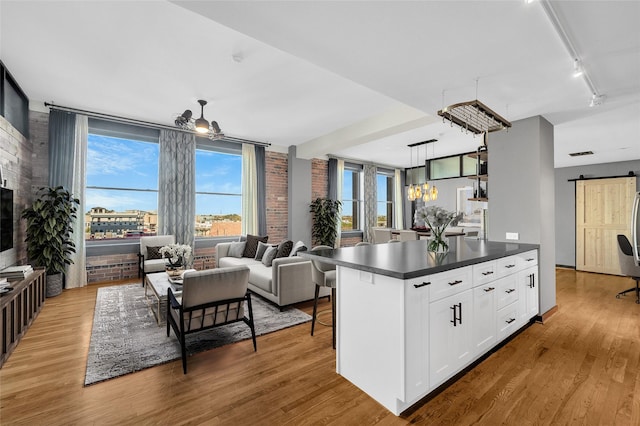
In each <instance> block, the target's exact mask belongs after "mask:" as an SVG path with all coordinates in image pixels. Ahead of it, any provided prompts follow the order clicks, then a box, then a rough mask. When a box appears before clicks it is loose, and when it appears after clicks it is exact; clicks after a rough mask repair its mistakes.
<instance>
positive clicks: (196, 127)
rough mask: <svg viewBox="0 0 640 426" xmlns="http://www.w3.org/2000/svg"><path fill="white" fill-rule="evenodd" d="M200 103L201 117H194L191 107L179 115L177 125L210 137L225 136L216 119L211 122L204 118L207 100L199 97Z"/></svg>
mask: <svg viewBox="0 0 640 426" xmlns="http://www.w3.org/2000/svg"><path fill="white" fill-rule="evenodd" d="M198 103H199V104H200V118H197V119H194V118H193V113H192V112H191V110H190V109H187V110H185V111H184V112H183V113H182V114H181V115H179V116H177V117H176V119H175V120H174V123H175V125H176V126H177V127H179V128H181V129H185V130H191V131H194V132H196V133H200V134H202V135H205V134H206V135H207V136H208V137H209V139H211V140H215V139H220V138H223V137H224V133H222V130H220V126H219V125H218V123H217V122H216V121H211V123H209V122H208V121H207V119H206V118H204V106H205V105H206V104H207V101H205V100H202V99H198Z"/></svg>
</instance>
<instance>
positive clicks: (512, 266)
mask: <svg viewBox="0 0 640 426" xmlns="http://www.w3.org/2000/svg"><path fill="white" fill-rule="evenodd" d="M504 267H505V268H508V269H511V268H515V267H516V265H504Z"/></svg>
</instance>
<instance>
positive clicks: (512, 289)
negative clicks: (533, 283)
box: [493, 274, 520, 309]
mask: <svg viewBox="0 0 640 426" xmlns="http://www.w3.org/2000/svg"><path fill="white" fill-rule="evenodd" d="M493 286H494V287H495V288H496V307H497V309H502V308H504V307H505V306H507V305H510V304H511V303H513V302H515V301H517V300H518V296H519V293H520V288H519V287H520V286H519V285H518V274H512V275H509V276H508V277H504V278H500V279H499V280H497V281H495V282H494V283H493Z"/></svg>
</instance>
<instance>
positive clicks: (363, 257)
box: [300, 237, 539, 415]
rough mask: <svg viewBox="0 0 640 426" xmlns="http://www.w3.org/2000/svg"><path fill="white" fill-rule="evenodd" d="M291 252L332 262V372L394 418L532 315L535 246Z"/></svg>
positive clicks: (473, 243)
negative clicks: (444, 250)
mask: <svg viewBox="0 0 640 426" xmlns="http://www.w3.org/2000/svg"><path fill="white" fill-rule="evenodd" d="M449 241H450V250H449V252H448V253H446V254H434V253H430V252H428V251H427V241H426V240H418V241H406V242H402V243H387V244H374V245H369V246H361V247H349V248H341V249H337V250H322V251H314V252H306V253H301V254H300V255H301V256H303V257H305V258H309V259H315V260H320V261H323V262H327V263H332V264H335V265H336V266H337V268H336V269H337V296H336V311H337V312H336V315H337V324H336V333H337V337H336V339H337V342H336V343H337V346H336V370H337V372H338V374H340V375H342V376H343V377H345V378H346V379H347V380H349V381H350V382H352V383H353V384H355V385H356V386H358V387H359V388H360V389H362V390H363V391H364V392H366V393H367V394H369V395H370V396H371V397H372V398H374V399H375V400H376V401H378V402H379V403H380V404H382V405H383V406H384V407H386V408H387V409H388V410H390V411H391V412H393V413H394V414H396V415H399V414H400V413H401V412H402V411H404V410H406V409H407V408H409V407H410V406H411V405H413V404H414V403H416V402H417V401H419V400H420V399H422V398H423V397H425V396H426V395H428V394H429V393H430V392H432V391H434V390H435V389H436V388H438V387H439V386H440V385H442V384H443V383H445V382H446V381H447V380H448V379H450V378H451V377H453V376H455V375H456V374H457V373H458V372H460V371H462V370H463V369H464V368H465V367H467V366H468V365H469V364H471V363H473V361H475V360H477V359H478V358H480V357H482V356H483V355H485V354H486V353H487V352H489V351H490V350H491V349H493V348H494V347H495V346H497V345H499V344H500V343H501V342H502V341H503V340H504V339H506V338H507V337H509V336H510V335H511V334H513V333H515V332H516V331H518V330H519V329H520V328H522V327H524V326H526V325H528V324H529V323H530V321H531V319H532V318H534V317H535V316H536V315H538V297H539V296H538V282H537V279H538V246H537V245H535V244H518V243H501V242H490V241H483V240H475V239H473V240H472V239H465V238H463V237H456V238H450V239H449Z"/></svg>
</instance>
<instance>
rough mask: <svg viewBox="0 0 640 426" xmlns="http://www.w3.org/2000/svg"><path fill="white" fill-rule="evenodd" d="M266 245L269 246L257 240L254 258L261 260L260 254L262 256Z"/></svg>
mask: <svg viewBox="0 0 640 426" xmlns="http://www.w3.org/2000/svg"><path fill="white" fill-rule="evenodd" d="M268 247H270V245H269V244H267V243H263V242H262V241H258V248H257V250H256V256H255V257H254V259H255V260H262V256H264V252H265V250H267V248H268Z"/></svg>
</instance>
